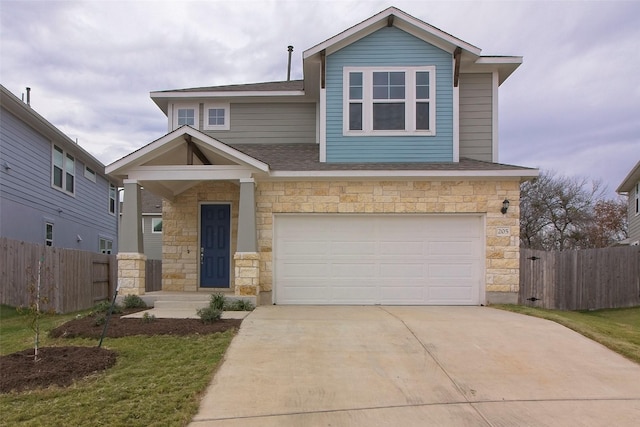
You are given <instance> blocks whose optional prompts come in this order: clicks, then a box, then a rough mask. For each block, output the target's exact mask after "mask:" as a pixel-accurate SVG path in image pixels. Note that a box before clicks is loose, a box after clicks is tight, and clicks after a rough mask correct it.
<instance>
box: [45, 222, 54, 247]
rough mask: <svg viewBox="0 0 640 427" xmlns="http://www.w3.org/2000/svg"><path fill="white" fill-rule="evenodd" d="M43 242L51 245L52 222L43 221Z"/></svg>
mask: <svg viewBox="0 0 640 427" xmlns="http://www.w3.org/2000/svg"><path fill="white" fill-rule="evenodd" d="M44 244H45V245H46V246H53V223H51V222H45V223H44Z"/></svg>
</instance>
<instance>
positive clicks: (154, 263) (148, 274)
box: [144, 259, 162, 292]
mask: <svg viewBox="0 0 640 427" xmlns="http://www.w3.org/2000/svg"><path fill="white" fill-rule="evenodd" d="M161 290H162V261H161V260H159V259H148V260H147V262H146V271H145V285H144V291H145V292H155V291H161Z"/></svg>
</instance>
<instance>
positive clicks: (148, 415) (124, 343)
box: [0, 306, 234, 426]
mask: <svg viewBox="0 0 640 427" xmlns="http://www.w3.org/2000/svg"><path fill="white" fill-rule="evenodd" d="M75 316H76V314H67V315H47V316H45V317H44V318H43V320H42V323H41V328H42V331H43V332H42V334H41V342H40V346H41V347H45V346H96V345H97V340H91V339H86V338H74V339H66V338H56V339H54V338H49V337H48V336H47V334H48V332H49V331H50V330H51V329H53V328H55V327H56V326H58V325H61V324H62V323H64V322H66V321H68V320H70V319H72V318H74V317H75ZM28 321H29V319H28V317H27V316H25V315H17V314H16V313H15V310H14V309H12V308H8V307H6V306H5V307H0V354H2V355H6V354H10V353H14V352H16V351H19V350H23V349H27V348H30V347H33V332H32V331H31V330H30V329H29V328H28ZM233 335H234V332H233V331H227V332H224V333H215V334H202V335H188V336H171V335H158V336H131V337H124V338H106V339H105V341H104V342H103V347H105V348H109V349H112V350H115V351H116V352H117V353H118V356H117V357H118V358H117V362H116V365H115V366H114V367H113V368H110V369H108V370H107V371H105V372H102V373H99V374H94V375H92V376H90V377H88V378H85V379H83V380H80V381H77V382H76V383H74V384H73V385H72V386H70V387H66V388H60V387H51V388H49V389H45V390H37V391H30V392H23V393H8V394H2V395H0V407H1V408H3V409H2V414H1V415H0V425H7V426H9V425H11V426H50V425H59V426H81V425H93V426H100V425H104V426H117V425H126V426H185V425H187V424H188V423H189V422H190V421H191V419H192V418H193V416H194V415H195V414H196V412H197V410H198V405H199V401H200V397H201V395H202V393H203V392H204V390H205V388H206V386H207V384H208V383H209V381H210V379H211V376H212V374H213V372H214V370H215V369H216V367H217V365H218V363H219V362H220V360H221V359H222V356H223V354H224V352H225V351H226V349H227V347H228V346H229V343H230V342H231V339H232V338H233ZM0 370H1V367H0Z"/></svg>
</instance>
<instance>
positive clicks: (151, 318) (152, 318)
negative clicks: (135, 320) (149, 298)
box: [142, 313, 156, 323]
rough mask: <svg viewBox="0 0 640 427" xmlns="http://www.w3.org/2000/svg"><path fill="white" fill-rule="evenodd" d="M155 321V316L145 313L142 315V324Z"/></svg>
mask: <svg viewBox="0 0 640 427" xmlns="http://www.w3.org/2000/svg"><path fill="white" fill-rule="evenodd" d="M155 321H156V316H155V315H153V314H149V313H145V314H143V315H142V323H151V322H155Z"/></svg>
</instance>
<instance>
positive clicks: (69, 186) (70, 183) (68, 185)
mask: <svg viewBox="0 0 640 427" xmlns="http://www.w3.org/2000/svg"><path fill="white" fill-rule="evenodd" d="M65 189H66V190H67V191H68V192H69V193H73V175H71V174H70V173H68V174H67V180H66V182H65Z"/></svg>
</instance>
